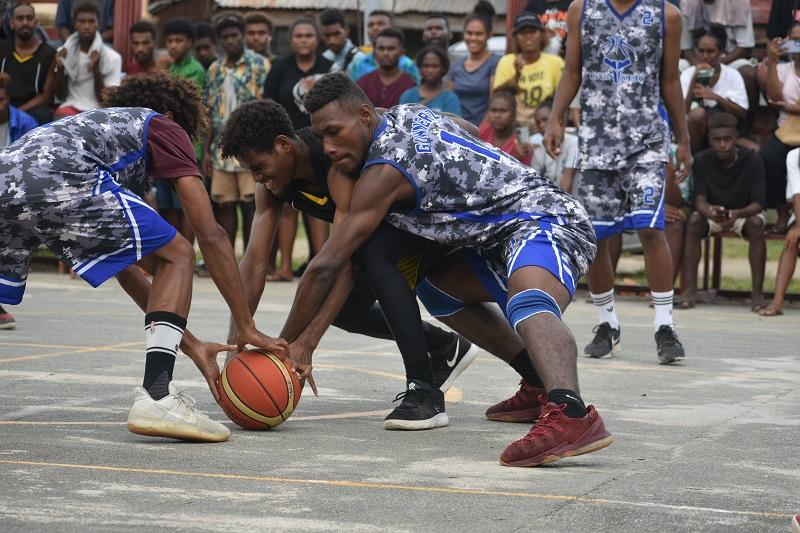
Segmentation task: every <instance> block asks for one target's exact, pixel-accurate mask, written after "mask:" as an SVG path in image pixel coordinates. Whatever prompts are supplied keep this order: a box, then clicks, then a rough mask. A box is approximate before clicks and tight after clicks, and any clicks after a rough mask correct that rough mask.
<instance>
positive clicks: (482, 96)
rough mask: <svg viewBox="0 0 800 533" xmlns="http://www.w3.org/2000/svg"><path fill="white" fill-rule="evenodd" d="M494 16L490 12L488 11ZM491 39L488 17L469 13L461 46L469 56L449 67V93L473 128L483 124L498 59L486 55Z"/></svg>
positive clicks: (486, 14) (488, 52)
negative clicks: (451, 70) (450, 91)
mask: <svg viewBox="0 0 800 533" xmlns="http://www.w3.org/2000/svg"><path fill="white" fill-rule="evenodd" d="M489 8H490V9H491V12H492V13H493V12H494V8H491V4H489ZM491 36H492V15H490V14H488V13H472V14H471V15H470V16H468V17H467V19H466V21H465V22H464V42H465V43H466V45H467V51H468V52H469V55H468V56H467V57H465V58H464V59H461V60H459V61H458V63H456V64H455V66H454V67H453V72H452V74H451V75H450V78H451V80H452V82H453V91H455V93H456V94H457V95H458V98H459V100H460V101H461V111H462V113H463V116H464V118H465V119H466V120H468V121H470V122H472V123H473V124H475V125H476V126H477V125H479V124H480V123H481V122H483V120H484V117H485V116H486V110H487V109H488V107H489V96H490V95H491V94H492V88H493V86H494V75H495V69H496V68H497V62H498V61H500V56H498V55H497V54H493V53H492V52H490V51H489V46H488V43H489V38H490V37H491Z"/></svg>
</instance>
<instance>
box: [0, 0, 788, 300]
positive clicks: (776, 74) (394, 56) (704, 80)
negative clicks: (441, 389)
mask: <svg viewBox="0 0 800 533" xmlns="http://www.w3.org/2000/svg"><path fill="white" fill-rule="evenodd" d="M569 3H570V0H529V1H528V3H527V5H526V6H525V10H524V12H523V13H522V14H521V15H519V16H518V17H516V19H515V21H514V24H513V26H512V33H511V35H510V36H509V43H508V49H509V50H510V53H507V54H505V55H502V56H501V55H498V54H495V53H493V52H492V51H490V48H489V41H490V38H491V37H492V35H493V33H494V28H493V20H494V18H495V12H494V8H493V7H492V5H491V3H489V2H487V1H486V0H479V1H478V2H477V3H476V5H475V7H474V12H473V13H471V14H470V15H468V16H467V17H465V19H464V24H463V27H461V28H458V31H460V32H461V33H462V35H463V40H464V44H465V46H466V55H465V56H453V55H452V54H451V53H450V51H449V46H450V44H451V41H452V39H453V30H452V29H451V28H450V26H449V19H448V17H446V16H444V15H437V14H433V15H429V16H428V17H427V18H426V19H425V21H424V25H423V31H422V39H421V42H414V43H408V42H407V41H406V35H405V34H404V32H403V31H402V30H401V29H399V28H398V27H397V25H396V24H395V20H394V17H393V15H392V14H391V13H389V12H386V11H380V10H378V11H373V12H371V14H370V15H369V16H368V17H367V20H366V28H367V37H368V42H367V43H366V44H365V45H363V46H358V45H357V44H355V43H354V42H353V40H352V39H353V38H354V35H353V32H352V28H351V27H350V25H349V24H348V22H347V19H346V17H345V15H344V14H343V13H342V12H341V11H339V10H335V9H334V10H327V11H325V12H323V13H321V14H320V15H319V16H318V17H300V18H297V19H296V20H295V21H294V22H293V24H292V25H291V27H290V29H289V34H288V35H289V45H290V47H291V52H290V53H289V54H288V55H286V56H284V57H275V56H273V54H272V52H271V49H272V46H271V45H272V38H273V34H274V27H273V24H272V22H271V21H270V19H269V18H268V16H267V14H266V13H264V12H253V13H250V14H247V15H246V16H242V15H240V14H237V13H223V14H221V15H218V16H216V17H215V18H214V19H213V20H212V21H210V22H209V21H189V20H186V19H172V20H168V21H166V22H165V23H164V24H162V25H161V27H160V28H156V27H155V26H154V25H153V24H152V23H150V22H146V21H140V22H137V23H135V24H134V25H133V26H131V27H130V28H128V33H129V39H130V41H129V42H130V49H131V57H127V58H122V57H121V56H120V54H119V53H118V52H117V51H115V50H114V49H113V47H112V46H111V44H110V43H111V41H112V40H113V35H114V31H115V28H114V27H113V20H114V1H113V0H99V1H97V0H96V1H93V2H92V1H80V0H75V1H73V0H60V1H59V2H58V8H57V14H56V20H55V31H56V33H57V36H58V38H59V39H60V40H61V41H62V43H61V45H60V46H58V48H57V49H56V48H54V47H53V46H51V45H50V44H48V42H47V35H46V33H45V32H44V31H43V30H42V28H40V27H39V25H38V19H37V16H36V12H35V9H34V7H33V5H31V4H30V3H28V2H25V1H21V2H17V3H12V4H11V6H10V7H9V8H8V9H7V12H6V13H5V14H4V17H3V21H4V25H3V30H2V32H1V33H2V34H3V35H5V37H6V38H5V40H4V41H2V42H0V144H8V143H11V142H13V141H14V140H16V139H17V138H18V137H19V136H21V135H23V134H24V133H25V132H26V131H28V130H29V129H31V128H33V127H35V126H37V125H42V124H45V123H47V122H49V121H51V120H53V119H58V118H60V117H64V116H68V115H72V114H76V113H79V112H81V111H84V110H88V109H92V108H96V107H97V106H98V105H99V104H98V102H99V99H100V95H101V93H102V91H103V89H104V88H105V87H109V86H113V85H116V84H118V83H119V82H120V80H121V78H122V76H123V75H146V74H148V73H153V72H156V71H163V70H165V71H168V72H169V73H170V74H172V75H175V76H180V77H183V78H186V79H189V80H192V81H193V82H194V83H195V84H196V85H197V87H198V89H199V90H201V91H204V94H205V100H206V103H207V105H208V107H209V110H210V112H211V118H212V120H211V125H210V127H209V129H208V131H207V132H206V135H205V138H204V141H202V142H199V143H198V144H197V146H196V147H195V148H196V154H197V157H198V160H199V161H200V162H201V163H202V168H203V170H204V172H205V173H206V175H207V182H208V189H209V194H210V196H211V199H212V200H213V202H214V205H215V213H216V215H217V217H218V221H219V223H220V225H221V226H222V227H223V228H225V230H226V231H227V232H228V235H229V237H230V238H231V240H234V239H235V236H236V234H237V231H238V224H239V222H238V221H239V220H240V219H241V220H242V224H243V226H242V230H243V235H244V244H245V246H246V245H247V241H248V238H249V229H250V222H251V221H252V217H253V213H254V200H253V197H254V182H253V180H252V179H251V177H250V175H249V173H248V172H247V170H246V169H243V168H241V167H239V166H238V164H237V163H236V162H235V161H232V160H226V159H222V158H221V157H220V154H219V149H218V146H217V141H216V139H217V134H218V133H219V132H220V131H221V129H222V127H223V126H224V124H225V122H226V120H227V118H228V117H229V116H230V114H231V112H232V111H233V110H235V109H236V108H237V107H238V106H240V105H241V104H243V103H245V102H248V101H250V100H255V99H261V98H271V99H273V100H275V101H277V102H278V103H280V104H281V105H283V106H284V107H285V108H286V109H287V111H288V112H289V116H290V117H291V119H292V122H293V124H294V126H295V128H298V129H300V128H303V127H307V126H309V125H310V120H309V116H308V114H307V113H306V111H305V109H304V107H303V95H304V94H305V93H306V92H307V91H308V90H309V89H310V88H311V87H312V86H313V84H314V83H315V81H316V80H317V79H319V77H321V76H322V75H324V74H325V73H328V72H332V71H344V72H346V73H347V74H348V75H349V76H350V77H351V78H352V79H353V80H355V81H356V83H357V84H358V85H359V86H360V87H361V88H362V89H363V90H364V92H365V93H366V94H367V95H368V97H369V98H370V99H371V101H372V102H373V104H375V106H376V107H384V108H388V107H392V106H394V105H397V104H398V103H419V104H423V105H426V106H428V107H431V108H433V109H436V110H439V111H442V112H447V113H452V114H455V115H460V116H462V117H464V118H465V119H466V120H468V121H470V122H472V123H473V124H475V125H476V126H477V127H478V128H479V130H480V136H481V138H482V139H484V140H486V141H488V142H490V143H492V144H494V145H496V146H498V147H499V148H500V149H502V150H503V151H505V152H507V153H509V154H510V155H512V156H513V157H515V158H517V159H519V160H520V161H521V162H522V163H524V164H526V165H531V166H533V167H534V168H535V169H536V170H537V171H538V172H539V173H540V174H542V175H544V176H546V177H548V178H549V179H551V180H552V181H553V182H555V183H557V184H558V185H559V186H561V187H563V188H564V189H566V190H569V191H575V189H576V188H575V183H576V182H577V180H579V179H580V172H579V171H578V169H577V167H578V165H577V159H578V158H577V153H578V150H579V148H578V140H577V136H576V135H575V130H574V129H572V128H570V129H568V132H567V135H566V138H565V141H564V146H563V150H562V152H561V154H560V155H559V157H558V159H557V160H553V159H552V158H551V157H550V156H549V155H548V154H547V153H546V152H545V150H544V148H543V147H542V146H541V144H542V142H541V133H542V132H543V129H544V125H545V124H546V123H547V120H548V118H549V114H550V107H551V101H552V98H553V95H554V94H555V91H556V89H557V87H558V84H559V80H560V78H561V72H562V70H563V68H564V61H563V59H562V58H563V56H564V53H565V50H564V47H565V43H566V32H567V24H566V17H567V9H568V6H569ZM673 3H676V4H678V5H679V7H680V9H681V12H682V13H683V19H684V31H683V35H682V41H681V48H682V54H681V56H682V59H681V64H680V68H681V70H682V75H681V85H682V89H683V93H684V97H685V102H686V114H687V115H686V116H687V121H688V125H689V128H690V134H691V147H692V152H693V154H694V157H695V163H694V167H693V169H692V170H693V176H691V177H690V179H689V180H688V181H687V182H685V183H682V184H681V185H680V186H678V185H677V184H675V183H674V182H672V181H671V178H670V179H669V180H668V184H667V194H666V196H665V201H666V222H667V237H668V240H669V242H670V247H671V249H672V255H673V263H674V269H673V270H674V272H675V274H676V276H677V275H678V273H679V271H682V272H683V277H684V302H683V305H684V306H686V307H691V306H693V305H694V303H695V292H696V288H697V284H696V281H697V263H698V260H699V242H700V240H702V239H703V238H704V237H705V236H707V235H709V234H713V233H716V232H733V233H736V234H739V235H741V236H742V237H744V238H746V239H747V240H748V241H749V244H750V254H749V258H750V264H751V267H752V278H753V303H754V305H755V307H754V309H755V310H760V311H761V312H762V313H764V314H767V315H772V314H779V313H780V312H781V310H782V295H780V294H778V295H777V296H776V300H775V303H773V304H772V305H771V306H766V307H765V306H764V305H762V303H763V302H762V299H763V298H762V286H763V278H764V261H765V253H764V249H765V245H764V239H765V235H768V234H769V233H775V232H777V233H786V234H787V236H786V243H787V247H789V248H791V247H792V246H793V248H791V249H790V252H791V253H788V252H787V254H788V255H787V257H786V258H785V259H784V258H782V259H781V262H780V265H781V272H780V273H779V275H778V277H779V280H778V284H777V289H778V293H780V292H781V290H785V287H786V286H787V285H788V283H789V280H790V279H791V275H792V271H793V269H794V259H796V257H797V241H798V239H799V238H800V229H798V226H797V225H793V224H795V222H794V221H795V219H796V215H797V214H798V211H800V184H798V183H797V181H798V176H800V167H798V162H797V161H798V154H799V153H800V25H798V23H796V22H795V23H792V22H790V21H791V20H796V18H795V9H794V8H792V6H791V5H790V4H791V3H787V2H774V3H773V6H772V11H773V13H771V15H770V25H769V28H768V33H769V34H770V40H769V42H768V43H767V46H766V54H763V53H762V52H763V46H762V47H759V46H757V43H756V40H755V33H754V30H753V18H752V12H751V9H750V4H749V1H748V0H725V1H717V2H712V3H708V2H705V1H703V0H680V2H677V1H674V2H673ZM787 6H788V7H787ZM787 20H788V21H789V22H787ZM117 30H119V29H117ZM408 50H419V52H418V53H417V54H415V59H412V58H411V57H410V56H409V55H408V52H407V51H408ZM762 55H764V56H765V57H763V58H762ZM571 107H572V108H575V109H574V110H573V112H572V113H571V115H570V118H571V122H573V124H572V126H573V127H578V126H579V121H580V113H579V107H580V98H579V96H578V97H576V100H575V102H574V103H573V105H572V106H571ZM759 112H760V113H761V116H762V117H763V116H767V117H768V116H769V113H770V112H773V113H775V115H776V117H777V122H776V124H777V129H776V131H774V132H772V133H771V134H769V135H764V132H763V126H757V124H762V125H763V123H764V120H763V119H760V118H758V117H759ZM767 123H768V119H767ZM787 177H788V178H789V179H788V183H787ZM793 179H794V181H792V180H793ZM153 204H154V205H156V206H157V207H158V209H159V211H160V212H161V213H162V214H163V215H164V216H165V218H167V219H168V220H169V221H170V222H171V223H172V224H173V225H175V226H176V227H177V228H178V229H179V231H181V233H182V234H184V235H185V236H187V237H191V235H192V234H191V227H190V226H189V225H188V223H187V222H186V220H185V219H184V218H183V217H182V214H181V209H180V203H179V202H178V199H177V197H176V196H175V194H174V191H171V190H169V188H168V187H159V188H158V189H156V190H155V191H154V194H153ZM766 209H774V210H775V212H776V213H777V215H776V216H775V217H769V218H765V216H764V211H765V210H766ZM773 218H774V223H771V224H767V223H766V221H767V220H773ZM297 220H298V214H297V212H296V211H294V210H293V209H291V208H289V209H285V210H284V213H283V216H282V220H281V223H280V226H279V238H278V246H277V247H276V250H275V251H274V252H273V258H274V257H275V255H276V254H277V252H278V250H279V251H280V257H281V261H280V263H279V264H274V265H273V267H272V269H273V273H272V277H271V278H270V279H273V280H289V279H292V275H293V273H292V261H291V259H292V246H293V244H294V241H295V234H296V232H297V226H298V222H297ZM305 224H306V233H307V235H308V238H309V248H310V255H311V256H313V255H314V254H315V253H316V252H317V251H318V250H319V249H320V248H321V246H322V244H323V243H324V242H325V239H326V238H327V232H328V228H327V227H326V225H324V224H320V223H316V224H315V222H314V221H312V220H306V222H305ZM789 248H787V249H789ZM790 259H791V260H790ZM273 261H274V259H273ZM787 272H788V274H787Z"/></svg>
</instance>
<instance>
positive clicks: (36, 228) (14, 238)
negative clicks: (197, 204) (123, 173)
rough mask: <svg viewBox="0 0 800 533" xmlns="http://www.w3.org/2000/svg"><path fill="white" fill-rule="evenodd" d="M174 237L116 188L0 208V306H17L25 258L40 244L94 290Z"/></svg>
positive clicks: (148, 211) (25, 273) (160, 221)
mask: <svg viewBox="0 0 800 533" xmlns="http://www.w3.org/2000/svg"><path fill="white" fill-rule="evenodd" d="M175 234H176V231H175V229H174V228H173V227H172V226H170V225H169V224H168V223H167V222H166V221H165V220H164V219H162V218H161V217H160V216H158V214H157V213H156V212H155V211H153V210H152V209H151V208H150V207H149V206H148V205H147V204H146V203H145V202H144V201H143V200H142V199H141V198H139V197H138V196H136V195H135V194H133V193H132V192H130V191H128V190H127V189H125V188H122V187H116V188H114V189H111V190H107V191H105V192H102V193H99V194H96V195H91V196H82V197H78V198H74V199H69V200H66V201H63V202H53V203H38V204H37V203H31V202H19V201H15V202H14V203H11V204H9V205H0V303H8V304H17V303H19V302H20V301H22V295H23V293H24V292H25V282H26V279H27V277H28V266H29V265H30V261H31V253H32V252H33V251H34V250H35V249H36V248H38V247H39V245H41V244H44V245H45V246H46V247H47V248H48V249H49V250H50V251H51V252H53V254H55V255H56V257H58V258H59V259H60V260H61V261H62V262H64V263H65V264H67V265H68V266H69V267H70V268H72V269H73V270H74V271H75V273H76V274H78V275H79V276H80V277H81V278H83V279H84V280H86V281H87V282H88V283H89V284H91V285H92V286H93V287H97V286H98V285H100V284H101V283H103V282H104V281H105V280H107V279H108V278H110V277H112V276H114V275H115V274H117V273H119V272H120V271H122V270H124V269H125V268H127V267H128V266H130V265H132V264H133V263H135V262H136V261H138V260H139V259H141V258H142V257H145V256H147V255H149V254H151V253H153V252H154V251H156V250H158V249H159V248H161V247H162V246H164V245H166V244H167V243H169V242H170V241H171V240H172V239H173V238H174V237H175Z"/></svg>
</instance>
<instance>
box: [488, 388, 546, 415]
mask: <svg viewBox="0 0 800 533" xmlns="http://www.w3.org/2000/svg"><path fill="white" fill-rule="evenodd" d="M544 394H546V393H545V390H544V389H536V388H534V387H533V386H532V385H528V382H527V381H525V380H524V379H523V380H520V382H519V390H518V391H517V393H516V394H515V395H514V396H512V397H511V398H509V399H508V400H503V401H502V402H499V403H496V404H494V405H493V406H491V407H490V408H488V409H487V410H486V418H488V419H489V420H494V421H496V422H527V423H531V422H536V419H537V418H539V412H540V411H541V409H542V407H543V406H544V403H539V396H541V395H544ZM545 403H547V402H545Z"/></svg>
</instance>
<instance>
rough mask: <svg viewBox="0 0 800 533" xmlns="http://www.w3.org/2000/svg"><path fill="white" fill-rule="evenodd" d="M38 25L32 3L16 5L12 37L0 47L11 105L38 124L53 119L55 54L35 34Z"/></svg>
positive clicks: (0, 59)
mask: <svg viewBox="0 0 800 533" xmlns="http://www.w3.org/2000/svg"><path fill="white" fill-rule="evenodd" d="M38 24H39V21H38V19H37V18H36V12H35V11H34V9H33V6H32V5H31V4H25V3H19V4H17V5H15V6H14V8H13V9H12V10H11V28H12V30H13V32H14V36H13V38H11V39H8V40H6V41H4V42H3V43H2V44H0V72H5V73H7V74H8V75H9V76H10V77H11V85H10V86H9V88H8V96H9V99H10V100H11V105H13V106H14V107H16V108H18V109H20V110H22V111H25V112H26V113H28V114H29V115H31V116H32V117H33V118H35V119H36V122H37V123H39V124H45V123H47V122H50V121H51V120H52V119H53V108H52V105H53V91H54V83H55V76H54V72H53V65H54V61H53V60H54V59H55V56H56V51H55V50H54V49H53V48H52V47H51V46H50V45H48V44H47V43H46V42H44V41H42V39H40V38H39V37H38V36H37V34H36V31H35V30H36V28H37V26H38Z"/></svg>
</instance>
